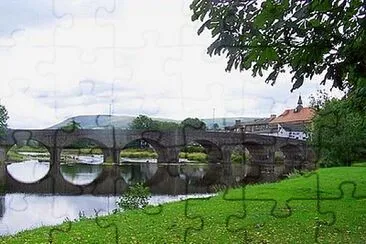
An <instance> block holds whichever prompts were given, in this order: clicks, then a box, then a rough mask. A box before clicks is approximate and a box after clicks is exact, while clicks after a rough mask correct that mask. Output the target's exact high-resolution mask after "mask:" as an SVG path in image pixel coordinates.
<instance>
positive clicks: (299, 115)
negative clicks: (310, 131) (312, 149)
mask: <svg viewBox="0 0 366 244" xmlns="http://www.w3.org/2000/svg"><path fill="white" fill-rule="evenodd" d="M314 114H315V112H314V110H313V109H312V108H310V107H303V105H302V99H301V96H299V99H298V102H297V107H296V108H295V109H286V110H285V111H284V112H283V113H282V114H281V115H280V116H278V117H276V118H275V119H273V120H271V121H270V122H269V124H270V126H277V133H276V134H277V135H278V136H282V137H289V138H294V139H300V140H305V139H306V138H307V134H306V131H305V130H306V126H307V125H309V124H310V123H311V120H312V118H313V117H314Z"/></svg>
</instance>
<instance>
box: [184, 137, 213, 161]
mask: <svg viewBox="0 0 366 244" xmlns="http://www.w3.org/2000/svg"><path fill="white" fill-rule="evenodd" d="M179 162H182V163H207V162H208V155H207V149H206V148H205V147H204V146H202V145H201V144H200V143H198V142H190V143H188V144H187V145H185V146H184V147H182V148H181V149H180V151H179Z"/></svg>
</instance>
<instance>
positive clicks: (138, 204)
mask: <svg viewBox="0 0 366 244" xmlns="http://www.w3.org/2000/svg"><path fill="white" fill-rule="evenodd" d="M150 196H151V194H150V191H149V188H148V187H146V186H144V185H143V184H142V183H137V184H135V185H133V186H130V187H129V188H128V190H127V191H126V192H124V193H123V194H122V196H121V197H120V198H119V199H118V200H117V202H116V203H117V205H118V207H119V209H122V210H130V209H139V208H144V207H146V206H147V204H148V203H149V199H150Z"/></svg>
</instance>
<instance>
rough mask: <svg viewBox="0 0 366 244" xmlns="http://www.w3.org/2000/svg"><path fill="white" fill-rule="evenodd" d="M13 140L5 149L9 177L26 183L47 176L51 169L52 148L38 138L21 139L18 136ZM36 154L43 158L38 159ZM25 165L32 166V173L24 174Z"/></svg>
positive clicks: (37, 180) (40, 179)
mask: <svg viewBox="0 0 366 244" xmlns="http://www.w3.org/2000/svg"><path fill="white" fill-rule="evenodd" d="M13 142H14V143H11V144H9V145H7V146H6V149H5V163H6V165H5V169H6V175H7V177H8V178H10V179H12V180H14V181H16V182H20V183H24V184H32V183H35V182H39V181H42V180H43V179H45V178H47V176H48V174H49V172H50V169H51V165H50V161H51V156H50V155H51V152H50V148H49V147H47V146H46V145H44V144H43V142H41V141H38V140H37V139H27V140H20V138H19V137H18V140H14V141H13ZM34 156H38V157H42V159H41V160H38V159H37V160H36V159H34V158H33V157H34ZM32 158H33V159H32ZM24 167H28V168H30V171H31V172H32V174H31V175H30V174H27V175H25V174H23V172H24Z"/></svg>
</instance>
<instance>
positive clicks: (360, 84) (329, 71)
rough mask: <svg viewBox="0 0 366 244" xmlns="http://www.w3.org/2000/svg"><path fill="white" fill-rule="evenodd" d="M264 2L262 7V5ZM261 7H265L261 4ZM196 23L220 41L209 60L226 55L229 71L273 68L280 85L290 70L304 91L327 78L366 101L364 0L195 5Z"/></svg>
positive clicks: (199, 1) (240, 0)
mask: <svg viewBox="0 0 366 244" xmlns="http://www.w3.org/2000/svg"><path fill="white" fill-rule="evenodd" d="M261 2H262V3H261ZM260 3H261V4H260ZM190 8H191V9H192V10H193V16H192V20H193V21H196V20H200V21H202V22H203V24H202V26H201V27H200V28H199V29H198V34H200V33H201V32H203V31H204V30H208V31H210V32H211V34H212V37H213V38H215V40H214V41H213V43H212V44H211V45H210V46H209V47H208V53H209V54H210V55H221V54H226V57H227V59H228V61H227V67H226V70H227V71H230V70H232V69H233V68H235V69H239V70H240V71H242V70H252V71H253V76H256V75H257V74H259V75H260V76H262V75H263V70H268V69H272V71H271V72H270V73H269V75H268V77H267V79H266V82H267V83H271V84H272V85H273V84H275V82H276V80H277V77H278V75H279V73H281V72H285V68H286V69H289V70H290V72H291V73H292V74H293V75H292V81H293V82H294V84H293V88H292V90H294V89H297V88H299V87H300V86H301V85H302V84H303V82H304V80H305V79H306V78H310V79H311V78H312V77H313V76H314V75H322V76H323V80H322V84H324V83H325V82H326V81H327V80H331V81H333V87H337V88H340V89H344V88H345V87H349V88H350V90H351V91H354V93H355V97H357V98H358V99H361V101H358V102H356V104H360V102H363V100H362V98H364V97H365V96H366V84H365V83H366V81H365V78H366V48H365V46H366V38H365V37H366V34H365V29H366V28H365V27H366V20H365V15H366V4H365V1H364V0H264V1H259V0H230V1H229V0H193V2H192V4H191V5H190Z"/></svg>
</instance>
